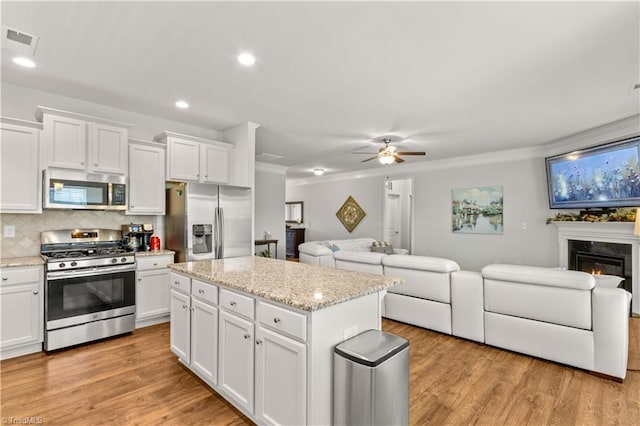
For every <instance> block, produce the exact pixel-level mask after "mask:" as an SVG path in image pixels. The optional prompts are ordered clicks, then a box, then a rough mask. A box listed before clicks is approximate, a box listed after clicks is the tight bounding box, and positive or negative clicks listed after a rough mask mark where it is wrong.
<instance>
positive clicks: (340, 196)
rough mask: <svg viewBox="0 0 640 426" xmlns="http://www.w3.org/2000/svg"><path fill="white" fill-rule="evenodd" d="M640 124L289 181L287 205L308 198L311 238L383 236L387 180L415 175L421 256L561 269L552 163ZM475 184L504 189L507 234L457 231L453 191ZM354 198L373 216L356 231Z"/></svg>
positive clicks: (467, 265) (473, 264)
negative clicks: (349, 207)
mask: <svg viewBox="0 0 640 426" xmlns="http://www.w3.org/2000/svg"><path fill="white" fill-rule="evenodd" d="M639 123H640V116H634V117H630V118H629V119H626V120H621V121H619V122H616V123H611V124H609V125H606V126H601V127H598V128H596V129H592V130H589V131H585V132H583V133H581V134H578V135H572V136H570V137H567V138H564V139H562V140H558V141H555V142H553V143H550V144H546V145H541V146H539V147H536V148H528V149H521V150H514V151H508V152H503V153H490V154H486V155H480V156H474V157H460V158H458V159H448V160H443V161H439V162H438V161H434V162H429V161H427V162H425V163H422V164H414V165H410V166H409V167H405V166H400V167H395V168H394V166H389V167H386V168H380V169H379V172H378V173H380V174H378V175H369V176H367V177H360V176H362V175H363V174H362V173H360V174H350V175H343V176H333V177H332V176H330V175H328V176H321V177H317V178H309V179H308V180H302V181H300V180H298V181H288V182H287V200H301V201H304V207H305V214H304V216H305V222H307V226H308V230H307V238H306V239H307V241H312V240H324V239H338V238H348V237H364V236H368V237H373V238H376V239H379V238H381V236H382V212H383V192H384V191H383V183H384V180H385V178H387V177H388V179H390V180H393V179H401V178H407V177H413V179H414V180H413V183H414V186H413V194H414V203H415V207H414V248H415V250H414V254H416V255H425V256H436V257H445V258H450V259H452V260H455V261H456V262H458V263H459V264H460V266H461V267H462V268H463V269H467V270H480V269H481V268H482V267H483V266H485V265H487V264H490V263H496V262H500V263H522V264H528V265H539V266H557V265H558V242H557V231H556V229H555V227H553V226H551V225H546V219H547V218H549V217H551V216H553V215H555V213H556V212H555V211H551V210H549V207H548V200H547V189H546V175H545V162H544V158H545V157H546V156H549V155H553V154H558V153H562V152H568V151H571V150H574V149H577V148H582V147H587V146H591V145H595V144H598V143H603V142H606V141H610V140H613V139H617V138H622V137H626V136H629V135H631V134H633V133H636V134H637V133H638V131H639V129H640V127H639V126H638V124H639ZM373 173H375V172H373ZM475 186H502V187H503V188H504V216H503V217H504V233H503V234H501V235H481V234H454V233H452V231H451V190H452V189H454V188H468V187H475ZM349 195H351V196H353V197H354V198H355V199H356V201H357V202H358V203H359V204H360V206H361V207H362V208H363V209H364V210H365V212H366V213H367V216H366V217H365V219H364V220H363V221H362V222H361V223H360V225H358V227H357V228H356V229H355V230H354V231H353V233H352V234H349V233H348V232H347V231H346V230H345V229H344V227H343V226H342V224H341V223H340V221H339V220H338V219H337V218H336V216H335V213H336V211H337V210H338V209H339V208H340V206H341V205H342V203H343V202H344V201H345V199H346V198H347V196H349ZM525 227H526V229H524V228H525Z"/></svg>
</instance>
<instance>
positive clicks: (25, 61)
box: [13, 56, 36, 68]
mask: <svg viewBox="0 0 640 426" xmlns="http://www.w3.org/2000/svg"><path fill="white" fill-rule="evenodd" d="M13 62H15V63H16V64H18V65H20V66H22V67H26V68H33V67H35V66H36V63H35V62H33V61H32V60H31V59H29V58H25V57H24V56H17V57H15V58H13Z"/></svg>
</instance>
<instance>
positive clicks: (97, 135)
mask: <svg viewBox="0 0 640 426" xmlns="http://www.w3.org/2000/svg"><path fill="white" fill-rule="evenodd" d="M89 130H90V131H91V134H90V138H89V142H90V144H91V147H90V149H89V152H91V164H90V165H89V170H90V171H93V172H103V173H115V174H125V173H126V172H127V146H128V144H127V136H128V134H129V132H128V131H127V129H124V128H122V127H116V126H109V125H107V124H100V123H90V124H89Z"/></svg>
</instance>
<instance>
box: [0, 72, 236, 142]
mask: <svg viewBox="0 0 640 426" xmlns="http://www.w3.org/2000/svg"><path fill="white" fill-rule="evenodd" d="M1 88H2V97H1V99H2V110H1V112H0V114H1V115H2V116H3V117H11V118H20V119H22V120H29V121H37V120H36V107H38V106H46V107H49V108H55V109H61V110H64V111H69V112H75V113H78V114H85V115H91V116H94V117H99V118H106V119H109V120H114V121H120V122H122V123H129V124H132V125H133V126H132V127H131V128H130V129H129V137H130V138H132V139H142V140H149V141H150V140H153V137H154V136H156V135H158V134H160V133H162V132H164V131H165V130H168V131H171V132H176V133H182V134H185V135H191V136H198V137H201V138H207V139H214V140H223V135H222V132H219V131H217V130H213V129H206V128H203V127H197V126H191V125H188V124H184V123H180V122H177V121H171V120H165V119H163V118H158V117H153V116H150V115H146V114H141V113H139V112H134V111H129V110H125V109H120V108H113V107H109V106H106V105H101V104H96V103H93V102H87V101H83V100H80V99H75V98H70V97H66V96H60V95H57V94H54V93H49V92H42V91H40V90H35V89H30V88H27V87H22V86H16V85H13V84H8V83H4V82H3V83H2V86H1Z"/></svg>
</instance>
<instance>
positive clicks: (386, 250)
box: [371, 243, 393, 254]
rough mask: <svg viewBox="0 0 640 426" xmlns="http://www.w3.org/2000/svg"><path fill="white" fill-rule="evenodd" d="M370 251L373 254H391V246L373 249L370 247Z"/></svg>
mask: <svg viewBox="0 0 640 426" xmlns="http://www.w3.org/2000/svg"><path fill="white" fill-rule="evenodd" d="M385 244H386V243H385ZM371 251H372V252H374V253H384V254H393V246H391V245H389V244H387V245H385V246H379V247H374V246H373V245H372V246H371Z"/></svg>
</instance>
